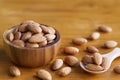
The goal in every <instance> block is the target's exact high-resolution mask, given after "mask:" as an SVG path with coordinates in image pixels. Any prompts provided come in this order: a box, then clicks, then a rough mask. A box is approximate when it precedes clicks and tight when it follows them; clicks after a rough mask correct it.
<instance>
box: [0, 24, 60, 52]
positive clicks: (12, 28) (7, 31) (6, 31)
mask: <svg viewBox="0 0 120 80" xmlns="http://www.w3.org/2000/svg"><path fill="white" fill-rule="evenodd" d="M16 27H18V25H16V26H13V27H11V28H8V29H7V30H5V31H4V33H3V35H2V36H3V40H4V42H5V43H6V44H8V45H10V46H12V47H15V48H19V49H30V50H35V49H36V50H37V49H41V48H46V47H50V46H52V45H54V44H56V43H57V42H59V41H60V40H61V36H60V33H59V32H58V31H57V30H56V29H55V28H54V27H53V28H54V29H55V31H56V38H55V40H54V42H52V43H49V44H47V45H46V46H41V47H37V48H36V47H32V48H29V47H19V46H16V45H13V44H12V43H11V42H10V41H9V40H8V39H7V34H8V33H10V32H11V31H12V30H14V29H15V28H16Z"/></svg>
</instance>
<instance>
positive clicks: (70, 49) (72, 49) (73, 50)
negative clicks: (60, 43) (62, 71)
mask: <svg viewBox="0 0 120 80" xmlns="http://www.w3.org/2000/svg"><path fill="white" fill-rule="evenodd" d="M64 52H65V53H66V54H70V55H75V54H76V53H78V52H79V49H78V48H76V47H65V48H64Z"/></svg>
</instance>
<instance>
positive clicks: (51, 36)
mask: <svg viewBox="0 0 120 80" xmlns="http://www.w3.org/2000/svg"><path fill="white" fill-rule="evenodd" d="M45 37H46V39H47V41H52V40H54V39H55V37H56V35H54V34H46V35H45Z"/></svg>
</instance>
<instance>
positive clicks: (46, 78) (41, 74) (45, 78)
mask: <svg viewBox="0 0 120 80" xmlns="http://www.w3.org/2000/svg"><path fill="white" fill-rule="evenodd" d="M36 76H37V77H38V78H39V79H42V80H52V75H51V74H50V73H49V72H48V71H46V70H44V69H41V70H39V71H37V72H36Z"/></svg>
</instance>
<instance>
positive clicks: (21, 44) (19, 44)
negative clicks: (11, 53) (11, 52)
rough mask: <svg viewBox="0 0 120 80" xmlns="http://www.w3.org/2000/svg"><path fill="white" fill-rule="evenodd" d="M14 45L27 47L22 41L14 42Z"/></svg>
mask: <svg viewBox="0 0 120 80" xmlns="http://www.w3.org/2000/svg"><path fill="white" fill-rule="evenodd" d="M12 43H13V44H14V45H16V46H19V47H24V46H25V43H24V42H23V41H22V40H14V41H13V42H12Z"/></svg>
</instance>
